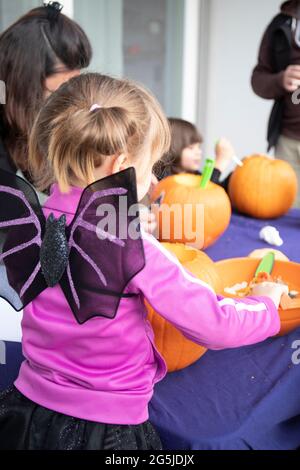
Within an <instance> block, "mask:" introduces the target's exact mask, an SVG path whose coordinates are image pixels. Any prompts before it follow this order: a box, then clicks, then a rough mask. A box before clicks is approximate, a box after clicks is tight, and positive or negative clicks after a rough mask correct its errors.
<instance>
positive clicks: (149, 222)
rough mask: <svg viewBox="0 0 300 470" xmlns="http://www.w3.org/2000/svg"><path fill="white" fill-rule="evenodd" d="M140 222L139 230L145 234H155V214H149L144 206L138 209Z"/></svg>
mask: <svg viewBox="0 0 300 470" xmlns="http://www.w3.org/2000/svg"><path fill="white" fill-rule="evenodd" d="M140 222H141V228H142V229H143V230H144V231H145V232H147V233H150V234H153V233H154V232H155V230H156V227H157V224H156V217H155V214H153V213H152V212H150V210H149V209H148V208H147V207H146V206H143V207H142V208H141V209H140Z"/></svg>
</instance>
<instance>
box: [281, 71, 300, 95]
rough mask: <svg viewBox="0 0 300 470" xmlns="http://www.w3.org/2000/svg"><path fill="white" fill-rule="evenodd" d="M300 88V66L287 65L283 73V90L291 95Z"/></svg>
mask: <svg viewBox="0 0 300 470" xmlns="http://www.w3.org/2000/svg"><path fill="white" fill-rule="evenodd" d="M299 87H300V65H289V67H288V68H287V69H286V70H285V71H284V73H283V88H284V89H285V90H286V91H288V92H289V93H293V92H294V91H296V90H298V88H299Z"/></svg>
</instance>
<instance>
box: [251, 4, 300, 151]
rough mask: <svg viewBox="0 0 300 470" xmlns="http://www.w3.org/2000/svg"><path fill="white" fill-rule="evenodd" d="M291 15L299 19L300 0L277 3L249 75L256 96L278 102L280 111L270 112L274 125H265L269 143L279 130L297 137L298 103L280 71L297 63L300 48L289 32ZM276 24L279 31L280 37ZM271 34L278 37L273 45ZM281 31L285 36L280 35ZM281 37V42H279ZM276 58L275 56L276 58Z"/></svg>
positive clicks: (299, 127)
mask: <svg viewBox="0 0 300 470" xmlns="http://www.w3.org/2000/svg"><path fill="white" fill-rule="evenodd" d="M293 18H296V19H297V20H300V1H298V0H291V1H288V2H285V3H284V4H283V5H282V7H281V15H278V16H277V17H276V18H275V19H274V20H273V21H272V22H271V24H270V25H269V26H268V28H267V30H266V32H265V34H264V36H263V39H262V42H261V46H260V50H259V57H258V64H257V65H256V67H255V69H254V71H253V75H252V88H253V90H254V92H255V93H256V94H257V95H258V96H260V97H261V98H265V99H270V100H276V101H277V105H279V103H281V110H280V113H279V112H277V113H275V114H276V116H275V115H273V116H272V117H273V121H276V122H270V127H272V126H273V127H274V126H275V127H276V126H277V127H278V129H276V131H274V129H273V130H272V129H270V127H269V143H270V133H271V134H272V131H273V136H272V135H271V140H272V142H271V143H270V146H273V145H274V144H276V141H277V140H278V137H279V135H280V134H282V135H285V136H286V137H290V138H292V139H296V140H300V106H296V105H295V104H293V102H292V99H291V94H290V93H287V92H286V91H285V90H284V88H283V74H284V70H285V69H286V67H287V66H288V65H293V64H297V65H300V48H299V46H297V44H296V43H295V40H294V37H293V33H292V19H293ZM279 25H280V27H279ZM277 27H278V29H279V28H280V29H281V32H282V37H280V38H279V37H278V29H276V28H277ZM274 34H277V39H278V40H279V43H278V41H277V43H276V45H275V39H274V38H275V36H274ZM284 35H285V36H286V37H283V36H284ZM284 40H285V43H283V42H282V41H284ZM278 44H279V45H278ZM281 44H284V45H283V46H282V45H281ZM282 51H283V52H284V57H280V54H281V55H282V54H283V52H282ZM275 56H276V57H275ZM278 58H279V60H277V61H276V59H278ZM278 63H279V65H278ZM278 107H279V106H277V108H278ZM272 117H271V121H272ZM279 119H280V123H279V122H278V120H279ZM274 132H275V134H276V135H275V136H274ZM277 134H278V135H277Z"/></svg>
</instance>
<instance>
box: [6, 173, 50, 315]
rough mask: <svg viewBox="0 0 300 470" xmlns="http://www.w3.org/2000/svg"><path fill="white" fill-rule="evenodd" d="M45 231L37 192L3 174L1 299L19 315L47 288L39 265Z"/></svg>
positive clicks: (16, 178)
mask: <svg viewBox="0 0 300 470" xmlns="http://www.w3.org/2000/svg"><path fill="white" fill-rule="evenodd" d="M44 227H45V217H44V215H43V212H42V209H41V207H40V204H39V201H38V198H37V195H36V193H35V191H34V189H33V188H32V187H31V186H30V184H28V183H27V182H26V181H24V180H23V179H22V178H19V177H18V176H16V175H14V174H12V173H8V172H6V171H3V170H0V297H2V298H3V299H5V300H6V301H7V302H9V303H10V304H11V305H12V307H13V308H14V309H15V310H17V311H19V310H21V309H22V308H23V307H24V306H26V305H27V304H28V303H30V302H31V301H32V300H33V299H34V298H35V297H36V296H37V295H39V294H40V293H41V292H42V291H43V290H44V289H45V288H46V287H47V286H46V283H45V280H44V277H43V275H42V274H41V266H40V261H39V259H40V247H41V244H42V237H43V231H44Z"/></svg>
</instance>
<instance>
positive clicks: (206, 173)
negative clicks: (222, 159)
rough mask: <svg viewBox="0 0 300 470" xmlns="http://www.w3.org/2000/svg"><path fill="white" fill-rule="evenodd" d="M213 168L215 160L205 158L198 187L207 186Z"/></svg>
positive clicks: (204, 187)
mask: <svg viewBox="0 0 300 470" xmlns="http://www.w3.org/2000/svg"><path fill="white" fill-rule="evenodd" d="M214 168H215V160H212V159H210V158H207V159H206V160H205V165H204V169H203V173H202V178H201V183H200V188H202V189H206V188H207V186H208V183H209V182H210V180H211V177H212V174H213V171H214Z"/></svg>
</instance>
